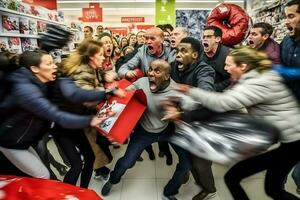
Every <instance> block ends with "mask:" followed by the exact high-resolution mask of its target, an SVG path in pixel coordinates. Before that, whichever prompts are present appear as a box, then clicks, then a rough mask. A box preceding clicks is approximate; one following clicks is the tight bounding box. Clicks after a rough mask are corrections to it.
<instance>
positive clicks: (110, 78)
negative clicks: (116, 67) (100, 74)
mask: <svg viewBox="0 0 300 200" xmlns="http://www.w3.org/2000/svg"><path fill="white" fill-rule="evenodd" d="M116 80H118V74H117V73H116V72H114V71H108V72H105V74H104V81H105V82H106V83H112V82H114V81H116Z"/></svg>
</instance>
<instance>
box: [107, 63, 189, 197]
mask: <svg viewBox="0 0 300 200" xmlns="http://www.w3.org/2000/svg"><path fill="white" fill-rule="evenodd" d="M170 73H171V67H170V64H169V63H167V62H166V61H165V60H155V61H153V62H151V64H150V66H149V70H148V73H147V74H148V77H143V78H140V79H138V80H137V81H136V82H134V83H133V85H131V86H129V88H127V89H129V90H132V89H142V90H143V91H144V93H145V94H146V97H147V110H146V111H145V112H144V113H143V116H142V117H141V119H140V121H139V123H138V124H137V125H136V127H135V131H134V133H133V134H132V135H131V139H130V141H129V144H128V146H127V150H126V152H125V155H124V156H123V157H122V158H120V159H119V160H118V161H117V163H116V165H115V168H114V170H113V171H112V172H111V173H110V178H109V180H108V181H107V182H106V183H105V184H104V186H103V188H102V190H101V193H102V195H103V196H106V195H108V194H109V193H110V190H111V188H112V186H113V185H114V184H117V183H119V182H120V180H121V177H122V176H123V174H124V173H125V172H126V171H127V169H130V168H132V167H133V166H134V164H135V162H136V161H137V159H138V158H139V157H140V155H141V153H142V152H143V150H144V149H145V148H146V147H147V146H149V145H151V144H152V143H154V142H160V141H167V140H168V137H169V136H170V134H172V133H173V132H174V124H172V123H171V122H170V123H169V122H168V121H162V120H161V119H162V117H163V114H164V113H163V112H162V107H161V101H163V100H166V99H167V98H168V97H169V96H178V95H180V94H179V93H178V92H177V91H175V90H172V88H174V87H176V83H175V82H174V81H173V80H171V78H170ZM171 145H172V147H173V149H174V150H175V152H176V153H177V155H178V160H179V163H178V164H177V166H176V170H175V172H174V174H173V176H172V178H171V179H170V181H169V182H168V183H167V185H166V186H165V188H164V190H163V196H162V199H164V200H176V198H175V197H174V195H176V194H177V193H178V190H179V188H180V186H181V185H182V182H183V178H184V175H185V174H186V173H187V172H188V171H189V170H190V169H191V160H190V155H189V153H187V152H186V151H185V150H183V149H181V148H180V147H179V146H176V145H173V144H171ZM146 173H147V172H146Z"/></svg>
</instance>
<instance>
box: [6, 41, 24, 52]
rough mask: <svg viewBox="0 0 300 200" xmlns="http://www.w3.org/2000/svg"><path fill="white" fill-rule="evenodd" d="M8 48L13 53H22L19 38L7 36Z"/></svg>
mask: <svg viewBox="0 0 300 200" xmlns="http://www.w3.org/2000/svg"><path fill="white" fill-rule="evenodd" d="M8 50H9V51H11V52H15V53H22V46H21V40H20V38H18V37H9V38H8Z"/></svg>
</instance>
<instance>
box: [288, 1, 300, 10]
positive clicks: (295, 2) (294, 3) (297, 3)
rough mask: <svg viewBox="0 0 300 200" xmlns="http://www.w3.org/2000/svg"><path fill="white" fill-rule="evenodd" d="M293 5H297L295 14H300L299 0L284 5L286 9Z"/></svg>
mask: <svg viewBox="0 0 300 200" xmlns="http://www.w3.org/2000/svg"><path fill="white" fill-rule="evenodd" d="M293 5H298V9H297V12H298V13H300V0H291V1H289V2H287V4H286V6H287V7H290V6H293Z"/></svg>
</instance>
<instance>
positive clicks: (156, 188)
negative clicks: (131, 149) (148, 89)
mask: <svg viewBox="0 0 300 200" xmlns="http://www.w3.org/2000/svg"><path fill="white" fill-rule="evenodd" d="M153 147H154V152H155V155H156V159H155V160H154V161H151V160H149V158H148V154H147V153H146V152H143V154H142V157H143V158H144V161H142V162H137V163H136V165H135V166H134V167H133V168H132V169H130V170H128V171H127V173H126V174H125V175H124V176H123V178H122V180H121V182H120V183H119V184H117V185H116V186H114V187H113V188H112V190H111V193H110V195H108V196H107V197H104V198H103V199H104V200H161V194H162V190H163V187H164V185H165V184H166V183H167V182H168V180H169V178H170V177H171V175H172V174H173V172H174V169H175V166H176V163H177V156H176V154H175V152H174V151H173V152H172V153H173V161H174V162H173V165H172V166H167V165H166V164H165V158H159V157H158V145H157V144H154V145H153ZM48 148H49V149H50V151H51V153H52V154H53V155H54V157H55V158H57V159H58V160H59V161H61V159H60V158H58V153H57V149H56V147H55V145H54V143H53V141H50V142H49V144H48ZM125 150H126V145H124V146H121V148H119V149H112V152H113V155H114V160H113V161H112V163H111V164H110V165H109V166H110V167H112V166H114V165H115V163H116V161H117V159H118V158H120V157H121V156H122V155H123V154H124V152H125ZM227 169H228V166H223V165H219V164H213V172H214V176H215V181H216V187H217V191H218V194H219V197H220V200H232V197H231V195H230V193H229V192H228V190H227V187H226V185H225V183H224V181H223V176H224V173H225V172H226V171H227ZM56 174H57V173H56ZM263 175H264V172H262V173H259V174H256V175H254V176H252V177H249V178H248V179H245V180H244V181H243V182H242V185H243V187H244V188H245V190H246V192H247V194H248V195H249V197H250V199H253V200H269V199H270V198H268V197H267V196H266V195H265V193H264V191H263V184H264V179H263ZM58 177H59V178H61V179H62V177H60V176H59V175H58ZM103 183H104V182H103V181H101V180H95V179H94V178H92V179H91V182H90V186H89V188H90V189H93V190H94V191H96V192H97V193H98V194H99V195H100V196H101V194H100V190H101V188H102V186H103ZM286 188H287V190H288V191H289V192H292V193H294V194H295V193H296V192H295V191H296V186H295V185H294V183H293V181H292V179H291V177H290V175H289V177H288V181H287V183H286ZM199 191H200V188H198V186H197V185H196V184H195V181H194V179H193V178H192V176H190V179H189V181H188V183H187V184H185V185H183V186H182V187H181V189H180V192H179V194H178V195H177V196H176V197H177V198H178V199H179V200H191V199H192V197H193V196H194V195H196V194H197V193H198V192H199ZM214 200H219V199H218V198H215V199H214Z"/></svg>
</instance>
